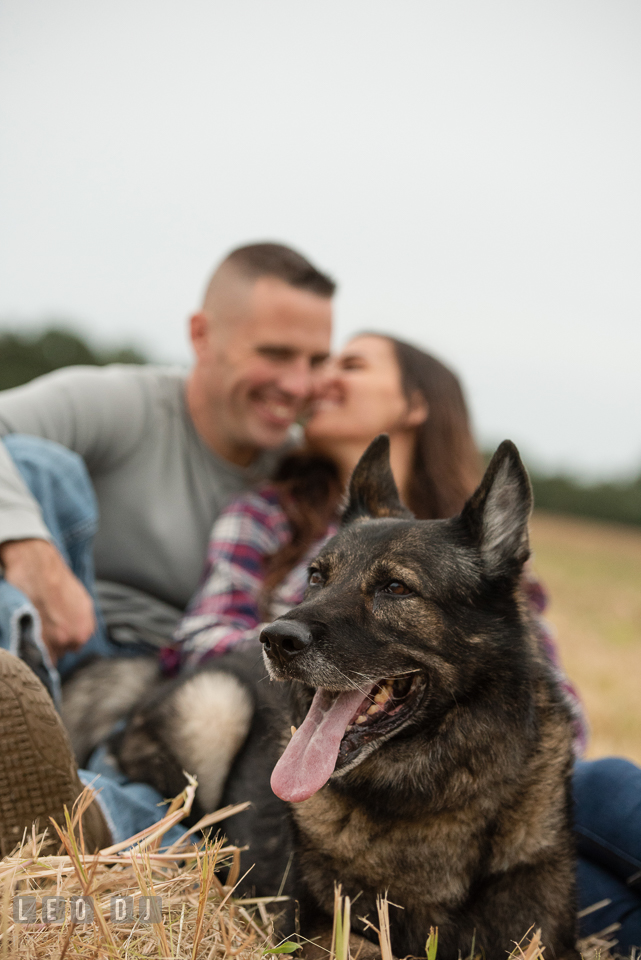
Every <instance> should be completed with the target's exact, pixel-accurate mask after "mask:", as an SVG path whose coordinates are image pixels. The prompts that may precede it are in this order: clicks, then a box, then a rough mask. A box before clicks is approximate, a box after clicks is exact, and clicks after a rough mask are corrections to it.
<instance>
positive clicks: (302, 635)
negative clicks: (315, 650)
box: [260, 620, 312, 663]
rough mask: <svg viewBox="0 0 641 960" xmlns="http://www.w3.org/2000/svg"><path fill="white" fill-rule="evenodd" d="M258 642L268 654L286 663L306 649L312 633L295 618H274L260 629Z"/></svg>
mask: <svg viewBox="0 0 641 960" xmlns="http://www.w3.org/2000/svg"><path fill="white" fill-rule="evenodd" d="M260 642H261V643H262V644H264V646H265V650H266V652H267V653H268V654H270V656H274V657H276V659H277V660H280V661H281V663H287V661H288V660H291V659H292V657H295V656H296V655H297V654H299V653H302V652H303V650H306V649H307V647H308V646H309V645H310V643H311V642H312V635H311V633H310V631H309V630H308V629H307V627H305V626H304V625H303V624H302V623H297V622H296V621H295V620H275V621H274V623H270V624H269V626H268V627H264V629H263V630H262V631H261V634H260Z"/></svg>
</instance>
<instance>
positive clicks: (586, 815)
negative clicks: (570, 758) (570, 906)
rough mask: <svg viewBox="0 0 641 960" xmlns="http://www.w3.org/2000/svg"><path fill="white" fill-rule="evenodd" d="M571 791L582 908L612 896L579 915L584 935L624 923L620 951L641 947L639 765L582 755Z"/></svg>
mask: <svg viewBox="0 0 641 960" xmlns="http://www.w3.org/2000/svg"><path fill="white" fill-rule="evenodd" d="M573 792H574V828H575V833H576V838H577V849H578V853H579V865H578V871H577V879H578V891H579V908H580V909H585V908H586V907H589V906H591V905H592V904H594V903H598V902H599V901H600V900H605V899H609V900H611V901H612V902H611V903H610V904H609V905H608V906H606V907H601V908H600V909H599V910H595V911H594V913H591V914H589V915H588V916H587V917H584V918H583V919H582V920H581V925H580V930H581V936H588V935H589V934H593V933H598V932H599V931H600V930H603V929H605V928H606V927H608V926H610V924H612V923H620V924H621V929H620V930H618V931H616V932H615V933H613V934H612V937H616V938H617V940H618V948H617V949H618V951H619V952H627V951H628V950H629V949H630V948H631V947H637V948H641V769H639V767H637V766H635V764H633V763H630V762H629V761H628V760H623V759H621V758H619V757H606V758H604V759H602V760H581V761H578V762H577V763H576V765H575V768H574V777H573ZM635 876H638V879H637V880H636V882H635V881H634V878H635ZM631 879H632V880H633V882H632V883H630V880H631Z"/></svg>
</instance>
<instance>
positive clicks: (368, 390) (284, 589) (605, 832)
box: [165, 334, 641, 949]
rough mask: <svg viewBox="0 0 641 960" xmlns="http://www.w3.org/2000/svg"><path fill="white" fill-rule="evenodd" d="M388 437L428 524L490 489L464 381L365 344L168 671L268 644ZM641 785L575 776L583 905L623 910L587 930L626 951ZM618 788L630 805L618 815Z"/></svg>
mask: <svg viewBox="0 0 641 960" xmlns="http://www.w3.org/2000/svg"><path fill="white" fill-rule="evenodd" d="M383 432H386V433H388V434H389V436H390V446H391V464H392V470H393V472H394V476H395V478H396V481H397V486H398V488H399V491H400V492H401V496H402V499H403V500H404V501H405V503H407V505H408V506H409V507H410V508H411V509H412V511H413V512H414V513H415V515H416V516H417V517H419V518H422V519H437V518H441V517H448V516H452V515H454V514H456V513H457V512H458V511H459V510H460V509H461V507H462V506H463V504H464V502H465V500H466V499H467V497H468V496H469V495H470V494H471V493H472V492H473V490H474V489H475V487H476V485H477V483H478V480H479V479H480V458H479V455H478V452H477V450H476V446H475V444H474V440H473V438H472V433H471V429H470V423H469V417H468V413H467V409H466V405H465V400H464V398H463V394H462V391H461V387H460V385H459V382H458V380H457V379H456V377H455V376H454V375H453V374H452V373H451V372H450V371H449V370H448V369H447V368H446V367H445V366H444V365H443V364H441V363H440V362H439V361H438V360H436V359H434V358H433V357H431V356H429V355H428V354H426V353H423V352H422V351H420V350H418V349H416V348H415V347H412V346H410V345H409V344H406V343H403V342H401V341H399V340H395V339H394V338H391V337H386V336H381V335H379V334H365V335H362V336H358V337H356V338H355V339H353V340H352V341H350V343H349V344H348V345H347V347H346V348H345V349H344V350H343V351H342V353H341V354H340V355H339V356H338V357H337V358H336V359H335V360H334V361H332V362H331V363H330V364H329V365H328V368H327V370H326V373H325V376H324V381H323V384H322V387H321V390H320V397H319V400H318V402H317V404H316V408H315V411H314V413H313V415H312V417H311V418H310V420H309V421H308V423H307V426H306V429H305V437H306V444H307V448H306V451H305V453H304V454H298V455H294V456H292V457H290V458H289V459H287V460H286V461H285V462H284V463H283V465H282V467H281V470H280V472H279V474H278V476H277V477H276V478H275V480H274V482H272V483H270V484H265V485H263V486H262V487H261V488H260V489H258V490H257V491H256V492H254V493H249V494H245V495H244V496H242V497H240V498H238V499H237V500H235V501H234V502H233V503H232V504H231V505H230V506H229V507H228V508H227V510H226V511H225V512H224V514H223V515H222V516H221V518H220V519H219V521H218V522H217V524H216V525H215V527H214V530H213V533H212V538H211V541H210V545H209V551H208V562H207V567H206V570H205V574H204V578H203V582H202V584H201V587H200V589H199V590H198V592H197V593H196V595H195V597H194V598H193V600H192V602H191V603H190V606H189V608H188V610H187V613H186V615H185V617H184V618H183V620H182V621H181V624H180V626H179V628H178V631H177V634H176V641H177V643H176V648H175V649H174V650H172V651H168V652H167V655H166V657H165V666H166V669H167V671H168V672H174V671H175V669H177V667H178V666H179V665H194V664H196V663H198V662H200V661H201V660H203V659H206V658H208V657H211V656H218V655H220V654H221V653H223V652H225V651H226V650H228V649H229V648H230V647H232V646H236V645H238V644H248V643H249V644H255V643H257V638H258V634H259V632H260V629H261V626H262V623H263V622H264V621H266V620H271V619H273V618H274V617H276V616H279V615H280V614H282V613H284V612H285V611H286V610H287V609H289V608H290V607H291V606H293V605H294V604H296V603H298V602H300V600H301V599H302V595H303V592H304V589H305V586H306V582H307V565H308V562H309V560H310V559H311V558H312V557H313V556H314V555H315V553H316V552H317V551H318V550H319V548H320V547H321V545H322V544H323V543H324V542H325V540H327V539H328V538H329V537H330V536H332V535H333V533H334V532H335V530H336V523H337V517H338V513H339V504H340V499H341V495H342V491H343V489H344V487H345V484H346V482H347V479H348V478H349V476H350V473H351V471H352V469H353V468H354V466H355V465H356V463H357V461H358V459H359V457H360V455H361V454H362V453H363V451H364V450H365V448H366V447H367V445H368V443H369V442H370V441H371V440H372V439H373V437H374V436H376V435H377V434H379V433H383ZM523 586H524V590H525V592H526V595H527V596H528V599H529V602H530V605H531V607H532V609H533V611H534V613H535V617H536V623H537V626H538V630H539V635H540V638H541V641H542V643H543V645H544V646H545V649H546V651H547V653H548V656H549V658H550V660H551V661H552V663H553V664H554V666H555V669H556V671H557V675H558V679H559V682H560V683H561V685H562V687H563V689H564V691H565V694H566V698H567V700H568V703H569V705H570V707H571V709H572V712H573V715H574V718H575V727H576V740H575V745H576V752H577V755H580V754H581V752H582V750H583V747H584V744H585V739H586V725H585V720H584V717H583V712H582V709H581V706H580V701H579V698H578V696H577V694H576V691H575V690H574V688H573V687H572V685H571V684H570V682H569V681H568V679H567V678H566V677H565V675H564V674H563V672H562V670H561V667H560V664H559V660H558V656H557V653H556V649H555V645H554V642H553V640H552V638H551V636H550V632H549V630H548V628H547V627H546V624H545V622H544V621H543V620H542V619H541V613H542V612H543V609H544V607H545V604H546V599H545V595H544V593H543V591H542V589H541V587H540V585H539V584H538V583H537V581H536V580H535V579H534V578H533V577H532V576H531V574H528V575H527V577H526V578H525V580H524V584H523ZM640 780H641V773H640V772H639V771H638V769H637V768H636V767H634V766H633V765H632V764H628V763H627V762H626V761H621V760H616V759H608V760H604V761H598V762H595V763H585V762H582V763H579V764H578V765H577V772H576V775H575V802H576V824H577V836H578V840H579V848H580V852H581V854H582V856H581V857H580V860H579V868H578V877H579V893H580V897H579V899H580V906H581V907H584V908H585V907H588V906H591V905H592V904H594V903H596V902H597V901H602V900H604V899H606V898H607V899H609V900H611V901H612V902H611V904H610V905H609V906H606V907H601V908H600V909H599V910H596V911H594V912H592V913H591V914H590V915H589V916H587V917H586V918H585V919H584V920H583V921H582V929H581V934H582V935H583V936H587V935H588V934H592V933H596V932H598V931H601V930H603V929H604V928H606V927H608V926H610V925H611V924H613V923H620V924H621V929H620V930H619V931H618V932H617V933H614V934H613V936H614V937H618V940H619V949H628V947H630V946H632V945H635V946H638V945H639V944H641V897H640V896H639V895H638V894H637V893H636V892H635V889H634V888H633V887H631V886H629V885H628V883H627V882H626V881H627V879H628V877H629V876H630V875H631V874H634V873H635V869H637V870H640V871H641V836H638V837H636V838H633V837H632V836H631V832H632V831H633V826H634V824H635V823H641V789H640ZM617 789H621V790H623V794H624V796H623V795H622V796H619V797H617V803H616V805H613V804H612V803H610V807H609V808H608V807H607V799H608V797H610V798H611V797H612V792H613V790H614V791H615V792H616V790H617ZM637 797H638V798H639V802H638V803H637ZM624 804H627V807H625V806H624ZM608 809H609V814H610V816H608V815H607V814H606V812H605V811H606V810H608ZM631 828H632V830H631ZM630 850H632V851H633V853H632V854H631V853H630ZM637 858H638V859H637Z"/></svg>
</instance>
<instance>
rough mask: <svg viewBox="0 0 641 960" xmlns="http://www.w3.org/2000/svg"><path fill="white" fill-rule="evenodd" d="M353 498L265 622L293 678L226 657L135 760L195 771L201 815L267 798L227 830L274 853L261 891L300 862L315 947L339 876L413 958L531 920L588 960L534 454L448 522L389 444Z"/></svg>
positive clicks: (508, 468)
mask: <svg viewBox="0 0 641 960" xmlns="http://www.w3.org/2000/svg"><path fill="white" fill-rule="evenodd" d="M348 497H349V499H348V505H347V508H346V510H345V514H344V517H343V523H342V529H341V530H340V532H339V533H338V534H337V535H336V536H335V537H334V538H333V539H332V540H331V541H330V542H329V543H328V544H327V546H325V547H324V548H323V550H322V551H321V552H320V554H319V556H318V557H317V558H316V559H315V560H314V562H313V563H312V565H311V567H310V571H309V586H308V589H307V592H306V594H305V599H304V600H303V602H302V603H301V604H300V605H299V606H298V607H296V608H295V609H292V610H291V611H290V612H289V613H287V614H286V615H285V616H283V617H281V618H279V619H278V620H275V621H274V622H273V623H272V624H270V625H269V626H267V627H265V628H264V629H263V631H262V635H261V641H262V644H263V656H264V666H266V668H267V672H268V673H269V676H270V677H271V679H272V680H274V681H279V682H278V683H272V684H270V683H269V682H260V681H261V678H263V677H264V674H265V669H264V666H262V665H260V666H259V665H258V664H257V662H256V661H257V657H256V655H255V654H254V655H253V656H252V655H249V654H245V655H244V656H243V655H241V654H235V655H233V654H232V655H231V656H229V657H222V658H220V659H219V660H217V661H211V662H210V663H209V664H208V665H207V666H206V667H203V668H202V669H199V670H198V671H196V672H195V673H191V674H188V675H186V676H185V677H182V678H180V679H179V680H178V681H173V682H171V683H170V684H169V686H165V687H163V688H161V689H160V690H158V691H157V692H156V693H155V694H154V695H153V696H152V697H151V698H150V699H149V700H148V702H147V703H143V704H141V705H140V706H139V707H138V709H137V710H136V711H134V714H133V716H132V718H131V720H130V722H129V725H128V727H127V729H126V730H125V732H124V733H123V734H121V735H120V737H119V740H118V742H117V743H116V745H115V751H116V753H117V756H118V759H119V761H120V764H121V766H122V767H123V769H124V770H125V772H127V773H128V774H129V775H130V776H131V777H132V778H135V779H143V780H146V781H148V782H151V783H153V784H154V785H156V786H157V787H158V788H159V789H160V790H161V792H162V793H163V794H164V795H165V796H169V795H173V793H174V792H176V791H177V790H178V789H181V788H182V786H183V785H184V777H183V775H182V772H181V771H182V770H188V771H190V772H192V773H195V774H196V775H198V777H199V783H200V787H199V792H200V791H202V792H201V793H200V799H201V807H203V808H215V806H216V804H218V803H219V802H221V801H222V802H231V801H236V800H245V799H250V800H252V801H253V806H252V808H251V809H250V810H249V811H248V812H247V813H246V814H243V815H241V816H240V817H238V818H233V819H232V820H230V821H228V824H227V832H228V835H229V836H230V839H233V840H235V841H236V842H239V843H241V844H248V845H249V853H246V854H244V856H245V857H246V858H248V859H247V860H246V863H245V866H249V865H250V863H252V862H253V861H256V866H255V868H254V869H253V870H252V871H251V872H250V874H249V876H248V877H247V880H246V885H247V886H249V887H253V888H254V890H255V892H256V893H257V894H274V893H276V892H277V890H278V888H279V885H280V884H281V882H282V879H283V875H284V873H285V871H286V867H287V865H288V861H291V870H290V871H289V873H288V883H287V888H286V889H287V890H289V891H290V892H291V893H292V894H293V897H294V898H295V900H296V901H297V903H298V905H299V923H300V927H299V928H300V931H301V933H302V934H303V935H304V936H306V937H315V936H321V937H322V935H323V934H324V932H326V931H327V929H328V928H330V927H331V916H332V913H333V905H334V885H335V883H337V882H340V883H341V884H342V887H343V891H344V892H345V893H347V894H348V895H349V896H350V897H351V899H352V902H355V904H356V906H355V909H354V911H353V912H354V913H357V914H358V915H359V917H364V916H369V917H370V919H372V920H374V918H375V917H376V898H377V895H379V894H384V893H387V894H388V897H389V900H390V902H391V903H392V904H395V905H397V907H398V909H397V908H396V907H392V908H391V918H390V919H391V942H392V949H393V951H394V953H395V955H396V956H398V957H404V956H406V955H407V954H412V955H415V956H420V955H421V954H424V951H425V941H426V938H427V936H428V934H429V931H430V927H432V926H435V927H438V936H439V947H438V950H439V953H438V956H439V960H456V958H458V957H460V956H463V957H466V956H468V955H469V954H470V952H471V951H475V952H477V953H479V954H480V955H482V956H483V957H485V958H486V960H493V958H496V960H498V958H505V956H506V953H508V952H509V951H510V950H511V949H513V947H514V943H515V942H518V941H520V940H521V939H522V938H523V937H524V936H525V934H526V933H527V932H528V930H531V929H532V928H534V929H536V928H540V929H541V930H542V938H543V942H544V943H545V945H546V947H547V953H546V956H549V957H554V958H560V957H565V958H572V960H575V958H578V954H577V953H576V951H575V933H576V932H575V895H574V874H575V861H574V851H573V841H572V834H571V826H570V814H571V810H570V800H569V777H570V771H571V764H572V749H571V742H572V725H571V718H570V716H569V712H568V709H567V707H566V706H565V703H564V700H563V696H562V694H561V692H560V691H559V689H558V688H557V686H556V684H555V681H554V680H553V678H552V675H551V672H550V669H549V667H548V663H547V660H546V658H545V655H544V654H543V653H542V651H541V649H540V648H539V644H538V641H537V639H536V635H535V631H534V629H533V625H532V623H531V621H530V617H529V614H528V611H527V608H526V605H525V603H524V601H523V599H522V596H521V593H520V589H519V581H520V577H521V573H522V568H523V565H524V563H525V562H526V560H527V559H528V556H529V547H528V532H527V527H528V518H529V514H530V510H531V502H532V497H531V490H530V484H529V480H528V477H527V474H526V472H525V470H524V467H523V465H522V463H521V460H520V458H519V455H518V452H517V450H516V447H515V446H514V445H513V444H512V443H510V442H509V441H505V442H504V443H503V444H501V446H500V447H499V449H498V450H497V452H496V454H495V455H494V457H493V459H492V461H491V463H490V465H489V467H488V469H487V472H486V474H485V477H484V478H483V481H482V483H481V485H480V486H479V488H478V490H477V491H476V492H475V493H474V494H473V496H472V497H471V498H470V499H469V501H468V502H467V503H466V505H465V507H464V509H463V511H462V512H461V514H460V515H459V516H457V517H454V518H452V519H449V520H435V521H417V520H415V519H414V518H413V517H412V515H411V514H410V513H409V511H408V510H406V509H405V507H404V506H403V505H402V504H401V502H400V500H399V495H398V492H397V489H396V486H395V484H394V480H393V477H392V473H391V470H390V466H389V442H388V439H387V437H385V436H381V437H378V438H377V439H376V440H375V441H374V442H373V443H372V444H371V445H370V447H369V448H368V450H367V451H366V453H365V454H364V455H363V457H362V458H361V461H360V462H359V464H358V466H357V467H356V470H355V472H354V475H353V477H352V480H351V484H350V488H349V494H348ZM292 725H293V726H294V727H295V728H296V729H295V731H293V733H292V732H290V730H292V729H293V727H292ZM243 738H245V739H244V743H243ZM270 775H271V790H270V785H269V778H270ZM352 927H353V931H354V933H357V934H360V935H361V936H363V937H365V938H368V939H369V940H374V939H375V937H373V935H372V931H371V928H368V927H367V925H366V924H365V923H364V922H363V921H362V920H360V919H355V920H354V921H353V923H352ZM283 933H291V930H285V929H283ZM366 953H368V954H369V955H370V956H373V955H375V954H376V953H377V951H376V950H375V949H374V948H373V946H372V945H370V947H369V949H368V951H366Z"/></svg>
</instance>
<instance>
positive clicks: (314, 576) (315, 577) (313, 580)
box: [307, 570, 323, 587]
mask: <svg viewBox="0 0 641 960" xmlns="http://www.w3.org/2000/svg"><path fill="white" fill-rule="evenodd" d="M307 582H308V583H309V585H310V587H320V585H321V584H322V582H323V575H322V573H321V572H320V570H311V571H310V574H309V580H308V581H307Z"/></svg>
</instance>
